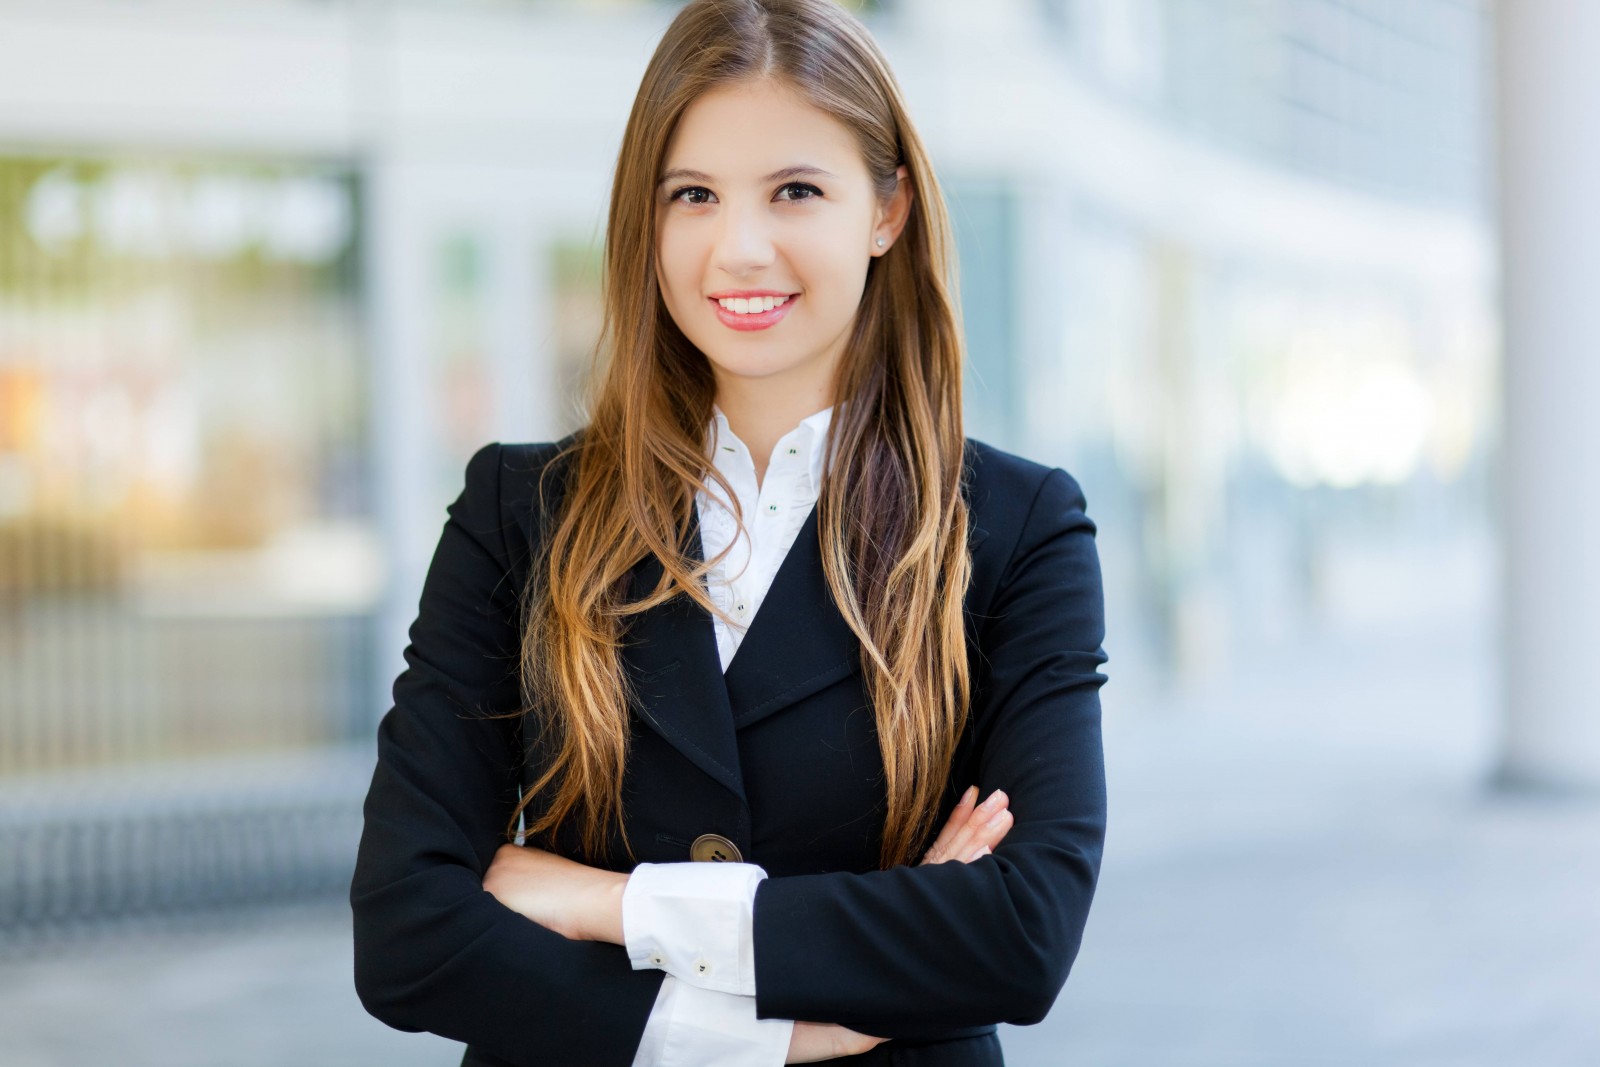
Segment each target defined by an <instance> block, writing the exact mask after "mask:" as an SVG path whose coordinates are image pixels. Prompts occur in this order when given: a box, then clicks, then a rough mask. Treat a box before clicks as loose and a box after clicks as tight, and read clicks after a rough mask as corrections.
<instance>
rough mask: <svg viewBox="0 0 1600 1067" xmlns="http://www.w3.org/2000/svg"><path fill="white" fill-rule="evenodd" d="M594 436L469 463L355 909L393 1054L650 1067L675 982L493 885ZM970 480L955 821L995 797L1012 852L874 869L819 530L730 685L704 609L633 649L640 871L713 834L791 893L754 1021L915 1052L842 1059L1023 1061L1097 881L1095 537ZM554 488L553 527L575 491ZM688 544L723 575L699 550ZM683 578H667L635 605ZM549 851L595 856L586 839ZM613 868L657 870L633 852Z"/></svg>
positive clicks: (1004, 489) (666, 611) (986, 466)
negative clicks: (545, 545)
mask: <svg viewBox="0 0 1600 1067" xmlns="http://www.w3.org/2000/svg"><path fill="white" fill-rule="evenodd" d="M568 440H570V438H568V439H567V440H564V441H559V442H554V443H547V444H498V443H497V444H489V445H485V446H484V447H483V448H481V449H479V450H478V452H477V453H476V454H474V455H473V457H472V458H471V460H470V461H469V462H468V464H467V468H466V484H465V488H464V489H463V490H462V492H461V494H460V496H459V497H458V498H457V499H456V500H455V502H454V503H453V504H451V505H450V507H449V509H448V515H449V518H448V520H447V521H446V522H445V524H444V530H443V533H442V535H441V537H440V540H439V545H438V548H437V550H436V552H435V554H434V557H433V561H432V563H431V565H430V567H429V569H428V573H427V577H426V579H425V582H424V584H423V589H422V596H421V602H420V606H419V611H418V614H417V617H416V620H415V621H414V622H413V623H412V625H411V629H410V644H409V645H408V646H407V648H406V649H405V660H406V663H407V667H406V669H405V670H404V671H403V672H402V673H401V674H400V676H399V677H398V678H397V679H396V680H395V683H394V706H393V707H392V708H391V709H390V710H389V712H388V713H387V714H386V715H385V716H384V718H383V720H382V723H381V724H380V725H379V727H378V752H377V766H376V769H375V771H374V773H373V777H372V784H371V788H370V790H369V792H368V794H367V798H366V804H365V809H364V810H365V826H364V830H363V832H362V835H361V843H360V849H359V852H358V856H357V860H356V869H355V876H354V879H353V881H352V884H351V887H350V904H351V907H352V909H353V912H354V936H355V986H356V991H357V993H358V994H359V995H360V998H361V1002H362V1004H363V1005H364V1006H365V1007H366V1009H367V1011H369V1012H370V1013H371V1014H373V1015H374V1016H376V1017H377V1018H379V1019H381V1020H382V1021H383V1022H385V1023H387V1024H389V1025H390V1026H392V1027H395V1028H396V1029H400V1030H407V1031H424V1030H426V1031H431V1032H433V1033H436V1034H440V1035H443V1036H444V1037H447V1038H452V1039H454V1040H457V1041H463V1042H466V1043H467V1045H468V1048H467V1051H466V1055H465V1058H464V1059H463V1061H462V1062H463V1064H469V1065H470V1064H480V1065H481V1064H493V1065H504V1064H513V1065H526V1067H578V1065H586V1067H629V1065H630V1064H631V1062H632V1060H633V1057H634V1054H635V1051H636V1050H637V1048H638V1044H639V1038H640V1035H641V1033H642V1032H643V1029H644V1025H645V1020H646V1018H647V1017H648V1015H649V1014H650V1010H651V1007H652V1005H653V1004H654V1001H655V998H656V993H657V990H658V989H659V988H660V985H661V982H662V980H663V979H664V978H665V976H666V975H665V972H664V971H660V970H655V969H650V970H638V971H636V970H633V969H632V967H631V966H630V964H629V960H628V957H627V952H626V950H625V949H624V948H623V947H622V946H620V945H612V944H606V943H602V942H594V941H569V940H567V939H566V938H564V937H562V936H561V935H559V934H557V933H555V932H554V931H552V930H549V929H547V928H546V927H543V926H540V925H539V924H537V923H534V922H532V921H530V920H529V919H527V918H525V917H523V916H521V915H519V914H517V913H516V912H513V911H511V910H510V909H508V908H506V907H505V906H504V905H502V904H501V903H500V902H499V901H497V900H496V899H495V898H494V897H493V896H491V895H490V894H489V893H488V892H486V891H485V890H484V889H483V884H482V882H483V873H484V871H485V869H486V868H487V867H488V865H489V862H490V860H491V859H492V858H493V855H494V852H495V849H496V848H498V847H499V846H500V845H501V844H502V843H504V841H505V838H504V837H503V836H502V829H503V827H504V826H505V823H506V820H507V817H508V815H509V813H510V812H511V810H512V809H513V807H514V806H515V804H516V801H517V798H518V788H519V785H521V784H523V783H527V782H529V781H531V780H532V778H533V777H534V776H535V774H536V772H537V770H538V769H540V768H541V767H542V766H544V765H545V764H543V763H542V762H541V760H542V758H543V755H544V754H543V753H541V752H540V751H539V749H538V746H537V744H535V743H533V742H530V741H529V739H528V737H529V735H530V734H531V733H532V731H528V732H527V733H524V731H522V730H521V729H520V728H519V720H517V719H488V718H484V717H482V716H481V714H480V713H481V712H484V711H504V710H509V709H513V708H515V707H517V706H518V702H519V692H518V685H517V656H518V644H519V640H520V627H519V621H518V620H519V615H518V594H519V591H520V590H521V588H522V584H523V579H524V577H525V576H526V574H527V571H528V566H529V558H530V555H531V552H532V549H533V545H534V541H533V538H535V537H537V536H542V534H541V533H540V530H539V521H538V520H539V516H538V513H537V509H538V506H539V505H538V500H539V497H538V494H537V486H538V481H539V475H540V472H541V470H542V469H543V468H544V467H545V465H546V464H547V463H548V462H549V461H550V460H551V458H552V457H553V456H554V455H555V453H556V452H557V450H558V448H559V447H560V446H561V445H564V444H565V443H567V441H568ZM966 463H967V464H968V465H969V467H970V471H971V474H970V482H969V486H970V490H969V497H968V500H969V504H970V507H971V522H970V528H971V534H970V538H969V544H970V546H971V550H972V553H973V576H972V582H971V585H970V587H969V590H968V593H967V598H966V609H967V638H968V651H969V656H970V662H971V665H972V679H973V702H972V709H971V715H970V717H969V721H968V725H967V727H966V730H965V732H964V734H963V736H962V739H961V742H960V747H959V748H958V750H957V753H956V759H955V764H954V767H953V770H952V774H951V777H950V779H949V781H948V783H947V786H946V789H945V793H944V798H943V800H942V802H941V804H940V811H939V817H938V820H937V823H936V824H935V825H936V827H937V826H942V825H943V823H944V820H945V818H946V817H947V816H948V814H949V812H950V811H951V809H952V808H954V806H955V804H956V803H957V801H958V800H959V798H960V795H961V793H962V792H963V791H964V790H965V789H966V788H967V787H968V786H969V785H971V784H973V783H976V784H977V785H978V786H979V787H980V790H981V795H982V796H987V795H988V794H989V793H990V792H991V791H992V790H994V789H996V788H1003V789H1004V790H1005V791H1006V793H1007V794H1008V796H1009V797H1010V809H1011V812H1012V813H1013V815H1014V816H1015V822H1014V824H1013V825H1012V828H1011V830H1010V831H1009V833H1008V834H1007V836H1006V838H1005V839H1004V840H1003V841H1002V842H1001V843H1000V846H999V847H998V848H996V849H995V850H994V853H993V854H992V855H990V856H985V857H984V858H982V859H981V860H979V861H977V862H976V863H970V864H968V863H961V862H950V863H942V864H934V865H928V866H921V865H917V866H904V865H901V866H896V867H894V868H892V869H890V870H878V869H876V868H877V864H876V859H877V854H878V842H879V835H881V833H882V828H883V815H884V810H885V809H884V800H883V797H882V795H881V792H882V782H881V776H882V772H883V764H882V761H881V759H880V756H879V751H878V747H877V737H876V729H875V723H874V719H873V716H872V714H871V712H870V705H869V703H868V701H867V697H866V693H865V690H864V688H863V681H862V675H861V667H860V644H859V642H858V641H857V640H856V638H855V636H854V634H853V633H852V632H851V631H850V629H849V627H848V626H847V625H846V624H845V622H844V619H843V617H842V616H841V615H840V614H839V612H838V610H837V608H836V607H835V606H834V604H833V601H832V599H831V597H830V596H829V594H828V590H827V586H826V584H825V581H824V578H823V572H822V564H821V557H820V553H819V549H818V540H817V515H816V510H815V508H813V510H812V512H811V515H810V516H809V517H808V518H807V519H806V522H805V525H803V526H802V527H801V529H800V532H799V534H798V536H797V537H796V539H795V542H794V545H793V547H792V548H791V549H790V550H789V553H788V555H787V556H786V557H785V559H784V561H783V564H782V566H781V568H780V569H779V571H778V573H777V575H776V577H775V578H774V579H773V582H772V585H771V587H770V591H769V592H768V594H767V597H766V599H765V600H764V601H763V603H762V607H761V609H760V610H759V611H758V612H757V614H756V617H755V618H754V619H753V620H752V621H751V624H750V628H749V630H748V631H747V632H746V635H745V637H744V639H743V641H742V643H741V644H740V646H739V649H738V652H737V654H736V655H735V656H734V657H733V659H732V660H731V661H730V663H729V665H728V669H727V672H726V675H724V673H723V671H722V669H721V661H720V659H719V657H718V654H717V647H716V638H715V633H714V630H713V628H712V621H711V617H710V615H708V614H707V613H706V612H705V611H703V610H702V609H700V608H699V607H698V606H696V605H695V604H693V602H692V601H690V600H689V599H688V598H687V597H684V596H679V597H676V598H674V600H673V601H671V602H670V603H668V604H666V605H662V606H660V607H658V608H656V609H654V610H652V611H650V612H647V613H645V614H643V615H640V616H638V617H636V619H635V626H634V629H632V630H631V631H630V635H629V638H628V641H629V644H628V647H627V649H626V651H625V653H624V659H625V669H626V670H627V671H628V673H629V676H630V678H631V679H632V680H633V682H634V683H635V685H636V686H637V687H638V691H639V693H640V706H638V707H637V708H636V709H635V713H634V715H633V716H632V717H631V718H630V730H631V749H630V755H629V760H628V764H627V767H626V770H625V776H624V790H625V792H624V798H625V801H626V812H625V819H626V826H627V830H628V837H629V840H630V842H631V843H632V845H633V847H634V849H635V850H636V853H637V856H638V859H639V860H642V861H650V862H657V863H663V862H674V861H683V860H688V859H690V856H689V843H690V842H691V841H693V840H694V838H695V837H697V836H699V835H700V834H703V833H715V834H720V835H722V836H723V837H726V838H728V839H729V840H731V841H732V842H733V843H734V844H735V845H736V846H737V847H738V849H739V851H740V853H741V857H742V858H743V859H744V860H745V861H747V862H750V863H757V864H760V865H761V866H762V867H763V868H765V869H766V871H767V873H768V875H769V877H768V878H766V879H765V880H763V881H762V882H761V883H760V884H759V886H758V888H757V892H756V897H755V913H754V931H753V932H754V943H755V963H756V988H757V993H756V1014H757V1016H758V1017H760V1018H787V1019H800V1020H807V1021H813V1022H835V1023H841V1024H843V1025H845V1026H848V1027H851V1028H852V1029H855V1030H858V1031H861V1032H863V1033H867V1034H873V1035H877V1036H880V1037H882V1036H886V1037H889V1038H892V1039H893V1040H890V1041H886V1042H884V1043H882V1044H880V1045H878V1046H877V1047H876V1048H874V1049H873V1050H872V1051H871V1052H868V1053H865V1054H863V1055H861V1056H855V1057H847V1058H841V1059H840V1060H835V1061H832V1062H840V1063H842V1062H845V1061H846V1060H848V1062H850V1063H851V1064H859V1065H861V1067H868V1065H871V1064H888V1063H895V1064H903V1065H916V1067H935V1065H946V1064H949V1065H963V1067H965V1065H980V1064H982V1065H992V1064H1000V1063H1001V1062H1002V1059H1001V1053H1000V1043H999V1038H998V1036H997V1035H996V1033H995V1025H996V1024H997V1023H1000V1022H1009V1023H1014V1024H1019V1025H1027V1024H1031V1023H1036V1022H1039V1021H1040V1020H1042V1019H1043V1018H1044V1017H1045V1015H1046V1013H1048V1011H1049V1010H1050V1007H1051V1005H1052V1004H1053V1003H1054V1001H1055V999H1056V996H1057V994H1058V993H1059V992H1060V990H1061V988H1062V986H1063V984H1064V983H1065V981H1066V979H1067V974H1068V971H1069V970H1070V969H1071V966H1072V963H1073V960H1074V958H1075V957H1076V955H1077V951H1078V945H1079V940H1080V938H1081V936H1082V933H1083V928H1084V922H1085V920H1086V919H1087V917H1088V913H1089V905H1090V900H1091V897H1092V896H1093V893H1094V887H1095V882H1096V880H1097V878H1098V876H1099V869H1100V856H1101V846H1102V842H1103V840H1104V835H1105V820H1106V798H1105V775H1104V768H1103V763H1102V758H1101V737H1100V697H1099V689H1100V686H1101V685H1102V684H1104V682H1105V681H1106V678H1105V676H1104V675H1103V674H1100V673H1099V672H1098V670H1097V668H1098V667H1099V666H1100V665H1101V664H1103V663H1104V662H1105V661H1106V658H1107V657H1106V654H1105V652H1104V651H1103V649H1102V647H1101V642H1102V639H1103V636H1104V629H1105V626H1104V607H1103V603H1102V595H1101V579H1100V567H1099V559H1098V555H1097V553H1096V549H1095V540H1094V538H1095V524H1094V522H1093V521H1091V520H1090V519H1089V518H1088V516H1087V515H1086V514H1085V506H1086V505H1085V501H1084V497H1083V493H1082V492H1081V490H1080V489H1079V486H1078V483H1077V481H1076V480H1074V478H1073V477H1072V476H1071V475H1070V474H1068V473H1067V472H1066V471H1064V470H1062V469H1060V468H1051V467H1047V466H1044V465H1041V464H1038V463H1034V462H1032V461H1030V460H1027V459H1023V458H1021V457H1018V456H1015V455H1012V454H1010V453H1007V452H1003V451H1001V450H999V449H996V448H993V447H991V446H989V445H986V444H984V443H982V442H979V441H975V440H972V439H970V438H969V439H968V441H967V445H966ZM563 466H564V464H563ZM551 473H552V476H553V477H552V479H551V485H550V487H549V488H550V490H551V491H552V496H550V497H549V498H548V499H549V500H551V501H554V500H555V499H558V496H559V492H560V482H561V474H562V473H564V472H563V471H562V470H561V469H560V468H559V467H552V470H551ZM689 536H690V544H691V546H692V548H691V550H692V551H693V552H694V553H695V554H696V555H697V557H700V558H703V557H701V556H700V553H701V551H702V549H701V545H700V539H699V533H698V529H697V528H695V527H694V526H693V524H691V529H690V530H689ZM660 573H661V565H660V563H659V561H658V560H656V559H655V558H654V556H651V557H648V558H646V559H644V560H641V561H640V562H639V563H638V564H637V565H636V566H635V568H634V571H633V574H632V581H633V586H632V588H633V591H634V594H635V595H636V596H643V594H644V593H645V591H647V590H648V589H650V588H652V587H653V586H654V584H655V581H656V579H657V578H658V577H659V575H660ZM542 844H543V845H544V847H549V848H552V849H553V850H555V851H558V852H560V853H561V854H563V855H569V856H572V857H574V858H580V859H581V854H580V853H579V852H578V849H577V847H576V836H575V832H573V831H571V830H567V829H564V830H563V831H562V832H561V833H558V835H557V836H556V839H555V840H554V841H553V842H544V843H542ZM931 844H932V834H930V835H929V838H928V839H927V841H925V842H924V843H923V847H924V848H926V846H927V845H931ZM919 855H920V853H919ZM602 865H603V866H605V867H607V868H608V869H612V870H619V871H621V870H630V869H631V867H632V865H631V864H630V863H629V861H628V859H627V855H626V853H625V851H624V850H623V847H622V843H621V838H620V837H619V836H617V835H616V834H615V832H613V836H612V839H611V842H610V844H609V846H608V849H607V853H606V856H605V859H604V861H603V864H602Z"/></svg>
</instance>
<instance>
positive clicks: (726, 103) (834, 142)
mask: <svg viewBox="0 0 1600 1067" xmlns="http://www.w3.org/2000/svg"><path fill="white" fill-rule="evenodd" d="M794 167H810V168H815V169H816V170H820V171H824V172H826V173H828V174H830V175H832V176H834V177H836V178H838V177H843V176H845V175H846V174H847V173H853V172H859V171H861V170H862V169H863V165H862V163H861V161H860V159H859V153H858V152H857V151H856V144H855V140H854V138H853V136H852V135H851V131H850V129H849V127H847V126H846V125H845V124H844V123H842V122H840V121H839V120H838V119H836V118H834V117H833V116H832V115H830V114H828V113H827V112H825V111H823V110H821V109H820V108H817V107H814V106H813V105H811V104H810V103H808V102H807V101H805V100H804V99H802V98H801V97H799V96H798V95H796V94H795V93H793V92H792V91H789V90H786V89H782V88H780V87H776V86H773V85H771V83H767V82H761V83H755V84H749V83H741V84H740V85H737V86H730V87H726V88H721V89H713V90H710V91H708V92H706V93H704V94H702V95H701V96H700V97H699V98H698V99H696V100H695V101H694V103H692V104H690V105H689V107H688V108H687V109H686V110H685V111H684V113H683V116H682V118H680V119H679V121H678V126H677V129H676V130H674V131H673V135H672V138H671V140H670V141H669V142H668V145H667V153H666V159H665V161H664V163H663V167H662V178H661V180H666V178H667V175H668V173H669V172H671V171H675V170H676V171H693V172H694V173H695V174H696V175H698V176H699V177H695V178H694V180H697V181H720V182H732V183H759V184H765V183H767V182H769V181H775V180H783V179H782V178H781V177H779V175H780V172H782V171H784V170H787V169H789V168H794ZM685 176H687V175H685ZM811 176H813V177H818V176H820V175H815V174H813V175H811ZM796 177H799V176H796Z"/></svg>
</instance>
